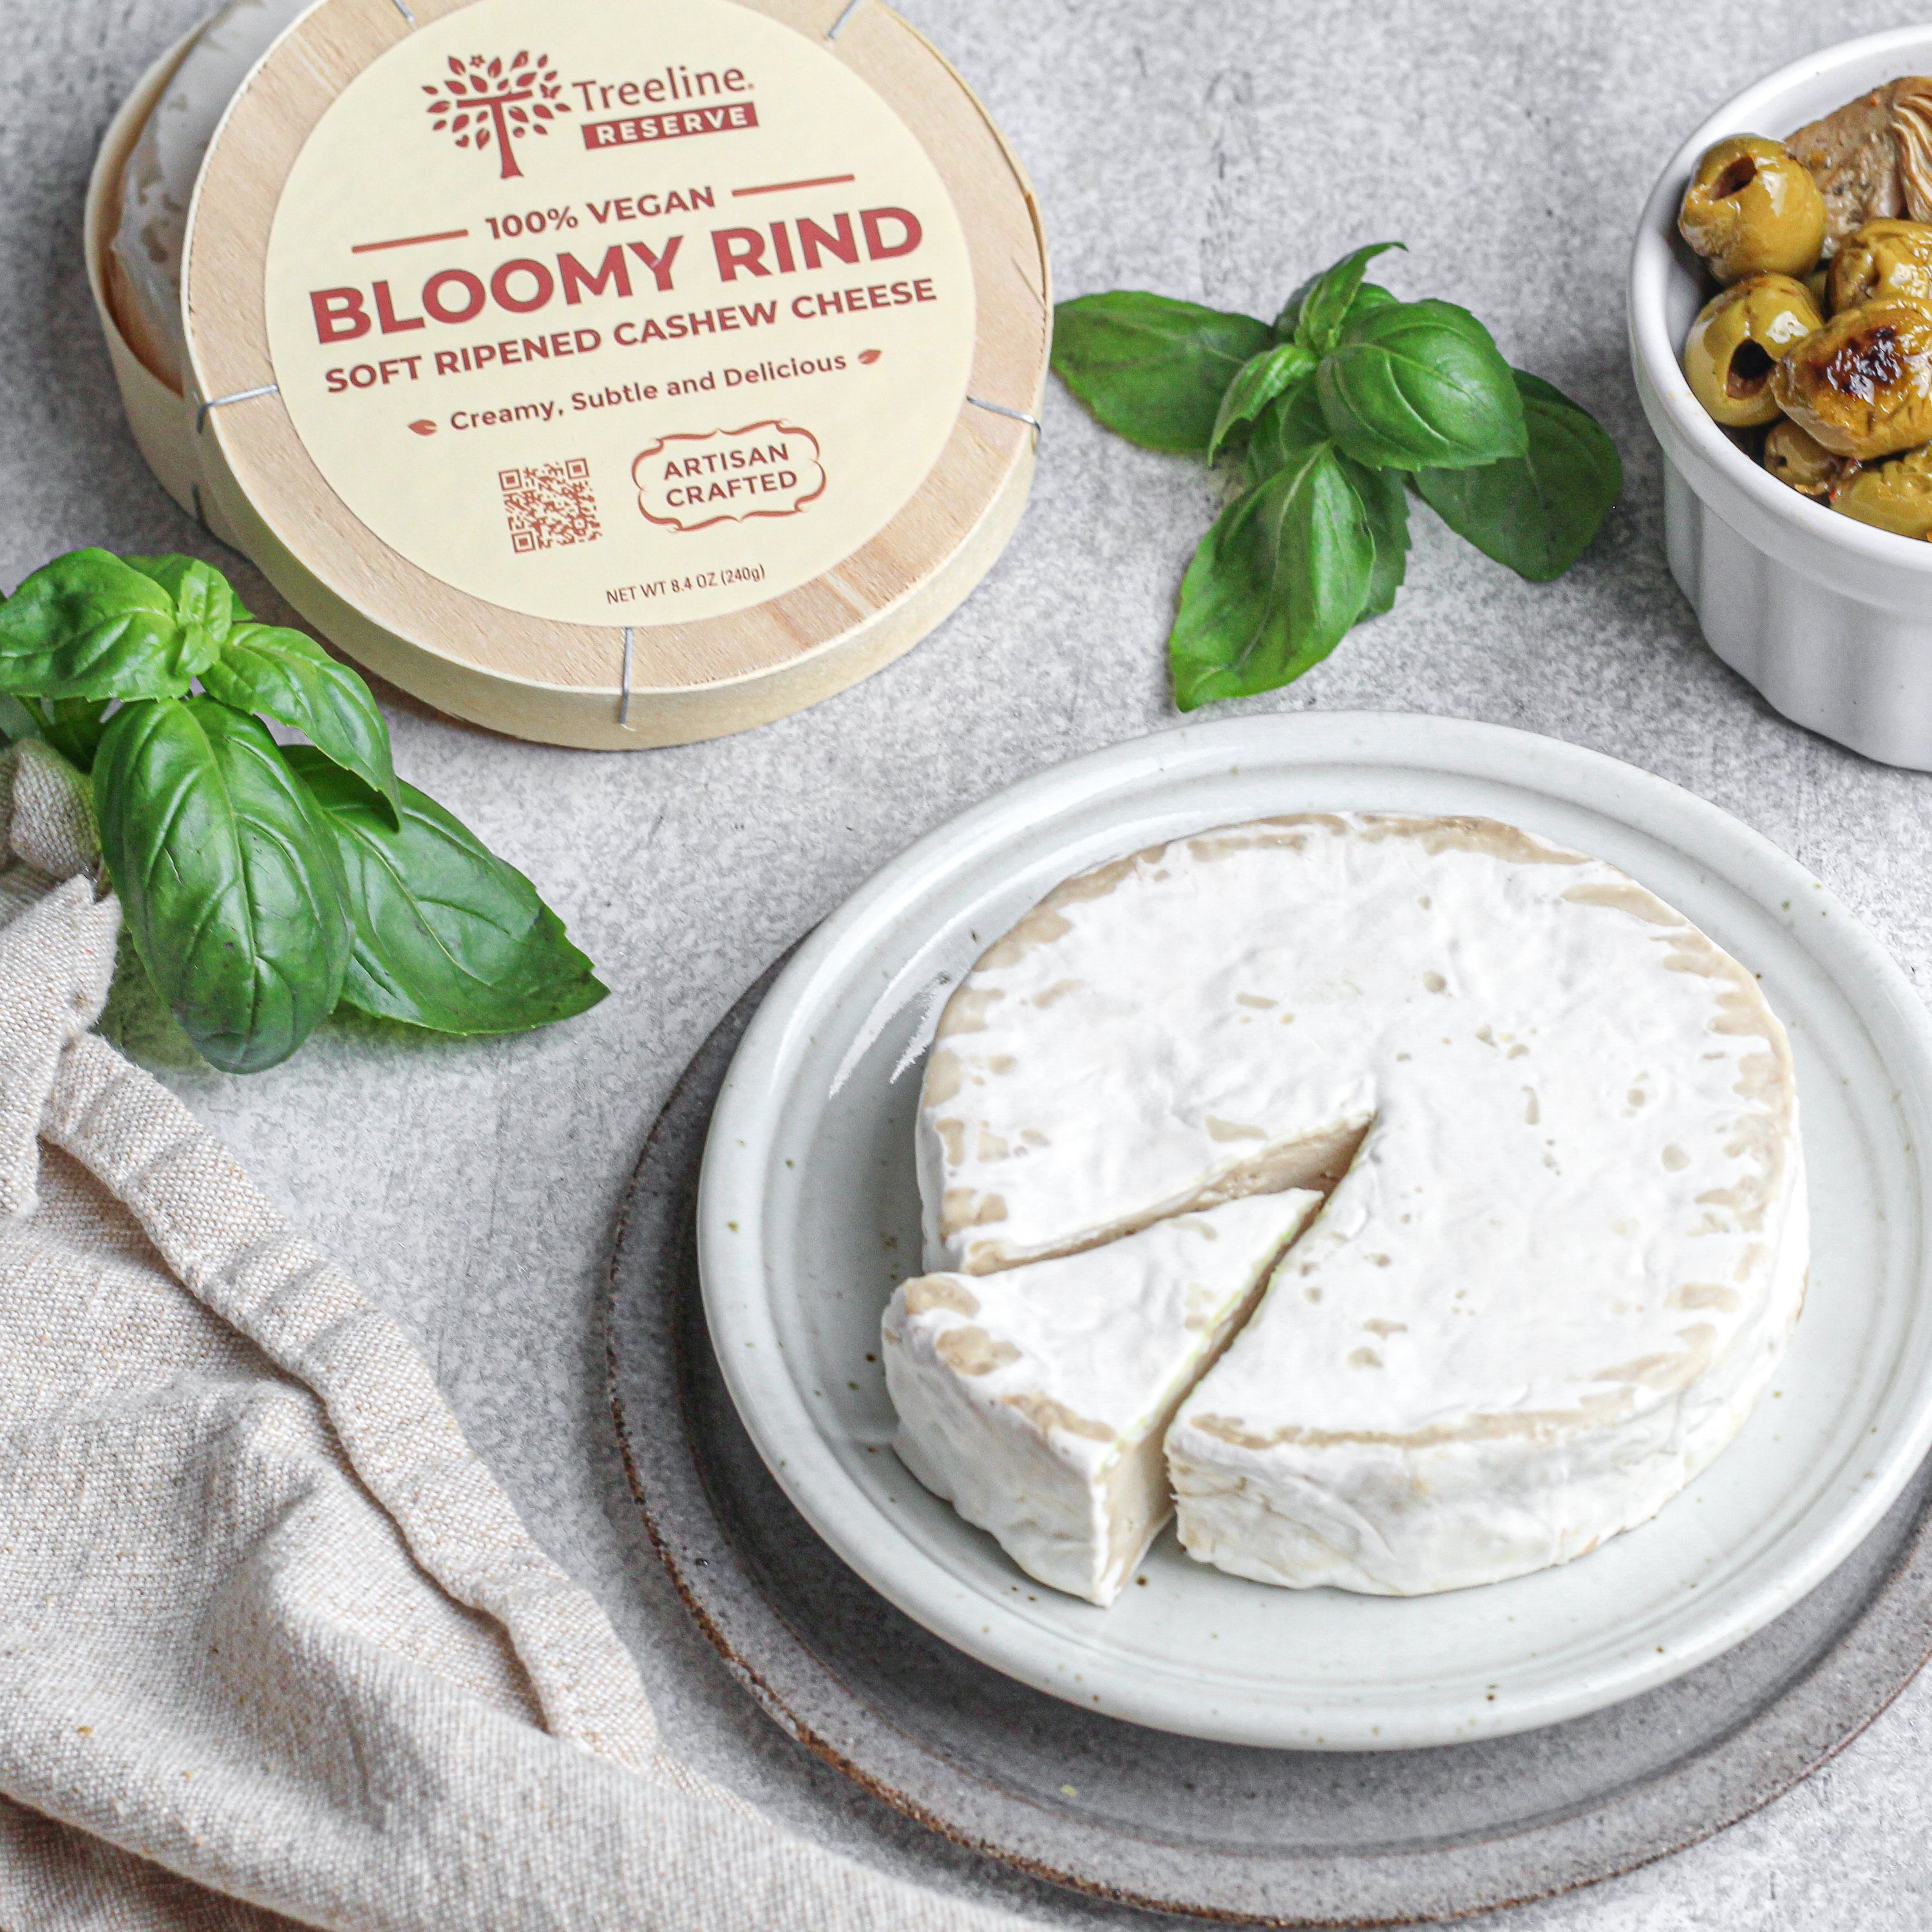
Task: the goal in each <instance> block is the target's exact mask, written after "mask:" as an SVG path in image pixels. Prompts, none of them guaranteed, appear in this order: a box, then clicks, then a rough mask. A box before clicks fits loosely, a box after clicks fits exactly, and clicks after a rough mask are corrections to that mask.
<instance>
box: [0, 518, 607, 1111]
mask: <svg viewBox="0 0 1932 1932" xmlns="http://www.w3.org/2000/svg"><path fill="white" fill-rule="evenodd" d="M197 684H198V685H199V693H198V694H197V693H196V688H195V687H196V685H197ZM0 710H4V721H5V722H6V723H7V727H8V729H9V730H10V733H12V734H13V735H20V734H22V733H24V732H27V731H31V733H34V734H36V735H37V736H40V737H41V738H43V739H45V740H46V742H47V743H48V744H49V745H52V747H53V748H54V749H55V750H56V751H59V752H60V753H61V754H62V755H63V756H64V757H66V758H68V760H70V761H71V763H74V765H75V766H77V767H78V768H79V769H80V771H81V772H83V773H91V774H92V786H93V799H94V808H95V816H96V817H97V818H98V820H99V822H100V826H101V850H102V854H103V857H104V861H105V864H106V868H107V873H108V875H109V877H110V880H111V881H112V883H113V885H114V886H115V889H116V890H117V891H118V892H119V894H120V895H121V904H122V907H123V909H124V911H125V913H126V914H127V930H128V932H129V934H130V937H131V938H132V939H133V944H134V948H135V950H136V953H138V954H139V956H140V959H141V961H142V965H144V966H145V968H146V969H147V971H148V976H149V977H151V979H152V980H153V981H154V984H155V986H157V988H158V989H159V990H160V992H161V994H162V995H163V997H164V998H166V1001H167V1002H168V1004H169V1006H170V1007H172V1009H173V1010H174V1013H175V1017H176V1018H177V1019H178V1020H179V1021H180V1022H181V1025H182V1027H183V1028H184V1030H185V1031H186V1032H187V1035H188V1037H189V1038H190V1040H193V1042H194V1043H195V1045H196V1046H197V1047H199V1049H200V1050H201V1052H202V1054H203V1055H205V1056H206V1058H208V1060H210V1061H212V1062H213V1063H214V1065H216V1066H217V1067H220V1068H222V1069H223V1070H224V1071H226V1072H228V1073H258V1072H260V1070H263V1068H265V1067H273V1066H275V1065H276V1064H278V1063H279V1062H280V1061H284V1060H286V1059H287V1058H288V1056H289V1055H290V1054H292V1053H293V1052H295V1051H296V1049H297V1048H298V1047H299V1046H301V1045H302V1043H303V1041H304V1040H306V1039H308V1037H309V1035H310V1034H311V1033H312V1032H314V1030H315V1028H317V1026H318V1025H320V1023H321V1022H322V1021H323V1019H326V1017H327V1016H328V1015H329V1013H332V1012H333V1011H334V1010H335V1008H336V1007H337V1006H338V1004H344V1005H347V1006H351V1007H358V1008H360V1009H361V1010H362V1011H364V1012H366V1013H377V1014H380V1015H383V1016H386V1017H388V1018H390V1019H398V1020H401V1021H404V1022H407V1023H408V1024H410V1025H415V1026H419V1027H425V1028H431V1029H433V1030H434V1031H438V1032H443V1033H455V1034H487V1033H512V1032H517V1031H522V1030H523V1029H524V1028H529V1027H535V1026H542V1025H546V1024H547V1023H548V1022H551V1021H553V1020H559V1019H567V1018H568V1017H569V1016H571V1015H573V1014H575V1013H582V1012H583V1011H584V1010H586V1008H588V1007H592V1006H594V1005H595V1004H596V1003H597V1002H598V1001H599V1000H601V999H602V998H604V995H605V992H606V990H607V989H605V988H604V986H602V985H601V984H600V983H598V980H597V978H596V976H595V971H594V970H593V969H592V966H591V964H590V962H589V960H588V959H586V958H585V957H584V956H583V954H582V953H580V952H578V951H577V949H576V947H574V946H572V945H571V943H570V941H569V940H568V937H567V936H566V935H565V932H564V929H563V925H562V921H561V920H559V919H558V918H557V916H556V914H555V913H553V912H552V911H551V910H550V908H549V907H547V906H546V905H545V904H544V902H543V901H542V900H541V898H539V897H538V894H537V891H536V888H535V886H532V884H531V883H530V882H529V880H527V879H526V878H525V877H523V874H522V873H520V872H519V871H517V870H516V869H515V868H514V867H513V866H511V865H506V864H505V862H503V861H502V859H499V858H497V857H496V856H495V855H494V854H493V853H491V852H490V850H489V849H488V848H487V847H486V846H485V845H484V844H483V843H482V841H481V840H480V839H478V838H476V836H475V835H474V834H473V833H472V832H469V831H468V830H467V829H466V828H465V827H464V826H462V825H461V824H460V823H458V820H456V819H455V818H454V817H452V816H451V814H449V813H448V812H446V811H444V810H443V808H442V807H441V806H440V805H437V804H436V803H435V802H434V801H433V800H432V799H428V798H426V797H425V796H424V795H423V794H422V793H421V792H419V791H417V790H415V789H413V787H410V786H408V785H406V784H402V783H401V782H400V781H398V778H397V777H396V773H395V765H394V763H393V761H392V755H391V752H390V747H389V727H388V725H387V724H386V722H385V721H384V719H383V714H382V712H381V711H380V709H378V708H377V704H376V701H375V699H374V697H373V696H372V695H371V693H370V690H369V687H368V685H366V684H365V683H364V682H363V681H362V679H361V678H360V677H359V676H357V675H356V673H355V672H354V671H353V670H350V668H349V667H348V666H347V665H346V664H340V663H338V661H336V660H335V658H332V657H330V656H329V655H328V653H327V652H325V651H323V649H321V648H320V646H317V644H316V643H314V640H312V639H311V638H309V637H305V635H304V634H302V632H300V631H291V630H285V629H283V628H279V627H278V626H276V625H268V624H261V623H257V622H256V621H255V619H254V617H253V616H252V615H251V613H249V612H248V610H245V608H244V607H242V604H241V602H240V601H239V599H238V598H236V595H235V594H234V592H233V589H232V588H231V586H229V583H228V581H227V580H226V578H225V577H223V576H222V575H221V574H220V571H217V570H215V569H214V568H213V567H212V566H211V565H208V564H207V563H205V562H202V561H201V560H200V559H199V558H195V557H187V556H166V557H117V556H113V555H112V554H110V553H109V552H107V551H106V550H77V551H74V552H73V553H71V554H70V555H68V556H63V557H58V558H56V559H55V560H54V561H53V562H52V563H50V564H48V565H46V566H45V567H44V568H42V569H40V570H37V571H34V573H33V574H32V575H31V577H28V578H27V579H26V580H25V581H24V582H23V583H22V584H21V585H20V588H19V589H17V591H16V592H14V593H13V595H12V596H11V597H10V598H7V599H5V601H0ZM265 720H266V721H268V722H272V723H274V724H280V725H284V726H286V727H290V728H292V729H293V730H298V731H300V732H301V733H303V734H304V735H305V736H306V737H307V738H308V739H309V740H310V744H309V745H281V744H278V742H277V741H276V740H275V738H274V737H272V736H271V735H270V733H269V729H268V724H267V723H265V722H264V721H265Z"/></svg>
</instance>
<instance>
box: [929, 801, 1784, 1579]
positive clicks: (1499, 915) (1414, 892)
mask: <svg viewBox="0 0 1932 1932" xmlns="http://www.w3.org/2000/svg"><path fill="white" fill-rule="evenodd" d="M917 1132H918V1137H919V1148H918V1153H919V1172H920V1183H921V1190H922V1196H923V1197H924V1201H925V1207H926V1239H927V1244H928V1256H927V1265H928V1266H929V1268H932V1267H937V1268H945V1269H948V1270H950V1271H955V1272H956V1273H957V1274H959V1275H961V1276H962V1277H968V1278H971V1277H989V1278H990V1279H993V1280H997V1279H998V1277H999V1276H1000V1274H1001V1271H1004V1270H1007V1269H1010V1268H1014V1267H1016V1266H1019V1265H1024V1264H1026V1263H1028V1262H1037V1261H1038V1260H1039V1259H1040V1258H1041V1257H1044V1256H1055V1255H1064V1254H1068V1253H1079V1252H1082V1251H1086V1252H1087V1253H1090V1254H1091V1255H1092V1256H1094V1257H1095V1258H1096V1259H1097V1258H1098V1256H1100V1255H1102V1254H1104V1253H1106V1252H1107V1251H1108V1249H1109V1247H1110V1246H1111V1245H1112V1244H1116V1243H1118V1242H1119V1241H1121V1238H1122V1237H1123V1235H1128V1234H1130V1233H1132V1232H1133V1231H1135V1230H1137V1229H1151V1228H1153V1227H1156V1226H1160V1225H1162V1224H1163V1223H1165V1222H1166V1221H1167V1220H1169V1219H1170V1218H1172V1217H1175V1216H1177V1215H1184V1214H1191V1213H1197V1212H1199V1211H1202V1209H1204V1208H1214V1207H1216V1205H1217V1204H1219V1203H1221V1202H1227V1201H1230V1200H1239V1199H1242V1198H1244V1197H1247V1196H1255V1195H1256V1194H1258V1193H1265V1192H1266V1191H1267V1190H1277V1189H1281V1188H1285V1187H1315V1188H1317V1189H1319V1190H1322V1191H1323V1192H1324V1193H1328V1201H1327V1205H1326V1206H1325V1208H1324V1209H1323V1210H1322V1213H1321V1214H1320V1215H1319V1217H1317V1218H1316V1220H1315V1222H1314V1223H1313V1226H1312V1227H1311V1228H1310V1230H1309V1232H1307V1234H1306V1235H1304V1237H1303V1238H1301V1240H1300V1241H1298V1244H1296V1246H1295V1248H1294V1249H1293V1250H1292V1252H1291V1253H1290V1254H1289V1256H1288V1257H1287V1259H1286V1261H1285V1262H1284V1263H1283V1265H1282V1267H1281V1269H1280V1272H1279V1273H1278V1274H1277V1277H1276V1279H1275V1280H1274V1285H1273V1286H1272V1287H1271V1289H1270V1291H1269V1292H1268V1297H1267V1298H1266V1300H1265V1303H1264V1304H1263V1305H1262V1308H1261V1310H1260V1311H1259V1313H1258V1314H1257V1315H1256V1316H1255V1317H1254V1319H1253V1320H1252V1321H1250V1322H1249V1323H1248V1324H1247V1327H1246V1328H1245V1330H1244V1332H1243V1333H1242V1334H1241V1335H1240V1337H1238V1340H1236V1341H1235V1344H1234V1346H1232V1349H1230V1350H1229V1352H1228V1353H1227V1355H1226V1357H1225V1358H1223V1360H1222V1361H1220V1364H1219V1365H1218V1366H1217V1367H1214V1369H1213V1370H1211V1372H1210V1373H1208V1375H1207V1376H1206V1378H1205V1380H1204V1381H1203V1382H1202V1383H1201V1385H1200V1386H1199V1388H1197V1389H1196V1390H1195V1391H1193V1394H1191V1395H1190V1397H1188V1398H1187V1400H1186V1402H1185V1403H1184V1406H1183V1407H1182V1409H1181V1413H1180V1415H1179V1418H1178V1421H1176V1423H1175V1426H1174V1428H1173V1430H1172V1434H1171V1436H1170V1440H1169V1449H1170V1459H1171V1463H1172V1477H1173V1480H1174V1481H1175V1486H1176V1487H1177V1489H1178V1493H1179V1514H1180V1533H1181V1538H1182V1541H1183V1542H1184V1544H1186V1545H1187V1547H1189V1548H1190V1550H1191V1551H1192V1552H1193V1553H1194V1554H1195V1555H1196V1556H1199V1557H1200V1558H1202V1559H1203V1560H1205V1561H1208V1562H1214V1563H1215V1564H1217V1565H1220V1567H1222V1568H1225V1569H1228V1570H1230V1571H1233V1572H1235V1574H1240V1575H1244V1576H1248V1577H1255V1578H1257V1579H1259V1580H1263V1581H1266V1582H1270V1583H1280V1584H1287V1585H1308V1584H1318V1583H1333V1584H1339V1585H1341V1586H1345V1587H1347V1588H1350V1589H1358V1590H1365V1591H1373V1592H1394V1593H1412V1592H1423V1591H1429V1590H1436V1589H1452V1588H1456V1587H1459V1586H1463V1585H1466V1584H1469V1583H1481V1582H1485V1581H1490V1580H1495V1579H1497V1578H1500V1577H1506V1576H1510V1575H1514V1574H1520V1573H1521V1572H1522V1571H1526V1570H1529V1569H1534V1568H1538V1567H1540V1566H1541V1565H1546V1564H1549V1563H1553V1562H1563V1561H1565V1560H1568V1559H1569V1558H1571V1557H1573V1556H1577V1555H1579V1554H1581V1553H1583V1551H1585V1550H1588V1549H1589V1548H1592V1547H1595V1544H1597V1543H1598V1542H1599V1541H1601V1540H1602V1538H1604V1537H1606V1536H1608V1535H1614V1534H1616V1532H1618V1531H1619V1530H1621V1529H1626V1528H1628V1527H1630V1526H1631V1525H1632V1524H1634V1523H1637V1522H1640V1521H1642V1520H1644V1519H1645V1518H1646V1517H1649V1516H1650V1515H1652V1514H1655V1511H1656V1510H1657V1509H1658V1508H1660V1507H1661V1505H1662V1504H1663V1503H1664V1502H1665V1501H1666V1500H1667V1499H1668V1498H1669V1497H1670V1496H1671V1495H1673V1494H1674V1493H1676V1490H1679V1488H1681V1487H1682V1486H1683V1484H1685V1482H1687V1481H1689V1480H1690V1478H1691V1476H1693V1475H1695V1474H1696V1472H1697V1469H1700V1468H1701V1467H1702V1466H1703V1464H1704V1463H1706V1462H1707V1461H1708V1460H1709V1458H1710V1457H1712V1456H1713V1455H1715V1454H1716V1453H1717V1451H1718V1449H1720V1448H1722V1447H1723V1445H1724V1443H1725V1442H1727V1441H1729V1440H1730V1437H1731V1436H1732V1435H1733V1434H1734V1433H1735V1432H1736V1429H1737V1428H1738V1427H1739V1426H1740V1425H1741V1424H1742V1421H1743V1419H1744V1417H1745V1415H1746V1414H1747V1413H1748V1411H1749V1409H1750V1407H1751V1403H1753V1402H1754V1400H1755V1399H1756V1397H1757V1394H1758V1393H1759V1392H1760V1391H1761V1389H1762V1388H1763V1385H1764V1383H1765V1381H1766V1378H1767V1377H1768V1376H1769V1373H1770V1372H1771V1370H1772V1367H1774V1366H1775V1362H1776V1361H1777V1359H1778V1355H1779V1354H1780V1352H1781V1351H1782V1349H1783V1348H1784V1344H1785V1342H1786V1340H1787V1338H1788V1337H1789V1334H1790V1330H1791V1328H1792V1326H1793V1323H1794V1322H1795V1321H1796V1317H1797V1313H1798V1309H1799V1303H1800V1301H1801V1300H1802V1293H1803V1288H1804V1283H1805V1266H1806V1262H1807V1259H1808V1249H1807V1243H1806V1233H1805V1217H1804V1211H1803V1199H1802V1161H1801V1159H1800V1154H1799V1141H1798V1124H1797V1101H1796V1086H1795V1082H1794V1079H1793V1072H1792V1064H1791V1058H1790V1049H1789V1046H1788V1044H1787V1041H1786V1039H1785V1036H1784V1030H1783V1028H1781V1025H1779V1023H1778V1020H1777V1019H1776V1018H1775V1016H1774V1015H1773V1014H1772V1012H1771V1010H1770V1009H1769V1007H1768V1006H1767V1005H1766V1002H1765V1001H1764V999H1763V995H1762V994H1761V993H1760V990H1759V989H1758V986H1757V983H1756V981H1755V980H1754V979H1753V977H1751V974H1750V973H1749V972H1748V971H1746V970H1745V968H1743V967H1742V966H1741V965H1739V964H1738V963H1737V962H1736V961H1735V960H1733V959H1730V957H1729V956H1727V954H1725V953H1724V952H1722V951H1721V950H1720V949H1719V948H1718V947H1716V946H1715V945H1714V944H1712V942H1711V941H1709V939H1707V938H1706V937H1705V936H1704V935H1703V934H1702V933H1700V932H1698V931H1697V929H1696V928H1695V927H1694V926H1691V924H1690V923H1689V922H1688V921H1686V920H1685V919H1683V918H1682V916H1681V915H1679V913H1676V912H1675V911H1673V910H1672V909H1671V908H1670V907H1668V906H1667V905H1665V904H1664V903H1663V902H1662V901H1661V900H1659V899H1658V898H1655V896H1654V895H1652V894H1651V893H1650V892H1647V891H1646V890H1645V889H1643V888H1642V887H1641V886H1638V885H1637V884H1636V883H1634V881H1633V880H1631V879H1629V878H1628V877H1627V876H1625V874H1622V873H1621V872H1619V871H1617V870H1616V868H1614V867H1613V866H1611V865H1608V864H1607V863H1605V862H1602V861H1601V860H1598V859H1590V858H1587V857H1586V856H1583V855H1581V854H1579V853H1574V852H1569V851H1565V850H1561V849H1559V848H1558V847H1554V846H1552V845H1550V844H1547V843H1545V842H1544V841H1542V840H1541V839H1538V838H1535V837H1534V836H1532V835H1529V834H1528V833H1526V832H1521V831H1519V830H1517V829H1514V828H1513V827H1511V826H1504V825H1501V824H1498V823H1493V822H1492V821H1489V820H1475V819H1411V818H1398V817H1377V816H1373V815H1359V814H1322V815H1311V816H1307V817H1296V818H1289V819H1281V820H1267V821H1263V822H1261V823H1255V824H1251V825H1247V826H1234V827H1230V828H1225V829H1220V830H1217V831H1213V832H1205V833H1203V834H1201V835H1198V836H1196V837H1193V838H1184V839H1178V840H1175V841H1172V842H1171V843H1169V844H1167V845H1166V846H1163V847H1157V848H1155V849H1154V850H1149V851H1146V852H1142V853H1136V854H1135V855H1133V856H1130V857H1128V858H1125V859H1120V860H1118V861H1115V862H1113V863H1112V864H1109V865H1103V866H1101V867H1099V868H1096V869H1094V871H1090V872H1087V873H1085V874H1081V875H1080V876H1079V877H1076V878H1074V879H1072V880H1069V881H1067V883H1065V884H1064V885H1063V886H1061V887H1059V888H1058V889H1056V890H1055V892H1053V893H1052V894H1050V895H1049V896H1048V898H1046V900H1045V901H1043V902H1042V904H1040V906H1039V907H1037V908H1036V909H1035V910H1034V911H1033V912H1032V913H1029V914H1028V916H1027V917H1026V918H1025V919H1022V921H1021V922H1019V925H1018V926H1016V928H1015V929H1013V932H1010V934H1008V935H1007V936H1006V937H1005V938H1003V939H1001V941H998V943H997V944H995V945H994V946H993V947H991V948H990V949H989V950H988V951H987V953H986V954H985V955H984V956H983V958H982V959H981V960H980V962H979V964H978V965H977V967H976V968H975V969H974V971H973V972H972V974H971V975H970V976H969V977H968V979H967V980H965V982H964V983H962V986H960V987H959V989H958V991H957V992H956V993H955V995H953V999H952V1001H950V1004H949V1006H948V1007H947V1012H946V1013H945V1016H944V1019H943V1020H942V1022H941V1027H940V1031H939V1037H938V1042H937V1043H936V1046H935V1051H934V1053H933V1055H932V1060H931V1061H930V1063H929V1067H928V1071H927V1075H926V1088H925V1091H924V1094H923V1096H922V1106H921V1111H920V1115H919V1126H918V1130H917ZM1330 1190H1332V1192H1330ZM937 1473H938V1475H940V1477H941V1479H942V1480H943V1481H947V1482H950V1483H952V1484H953V1487H955V1488H957V1487H958V1484H959V1477H958V1475H957V1473H956V1471H955V1470H953V1469H942V1470H940V1471H938V1472H937Z"/></svg>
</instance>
